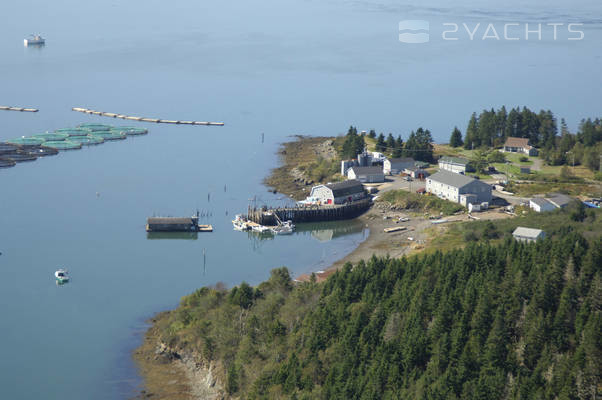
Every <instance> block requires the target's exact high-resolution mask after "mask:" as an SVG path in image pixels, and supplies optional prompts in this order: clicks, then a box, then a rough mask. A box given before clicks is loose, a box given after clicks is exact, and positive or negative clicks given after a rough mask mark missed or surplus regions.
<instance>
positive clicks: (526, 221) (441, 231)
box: [426, 207, 602, 252]
mask: <svg viewBox="0 0 602 400" xmlns="http://www.w3.org/2000/svg"><path fill="white" fill-rule="evenodd" d="M522 211H524V214H523V212H522ZM573 211H574V210H573V209H572V208H570V207H569V209H564V210H556V211H551V212H546V213H536V212H534V211H531V210H525V209H520V210H518V212H517V214H518V216H517V217H515V218H506V219H499V220H495V221H468V222H458V223H453V224H449V225H439V226H434V227H432V228H429V229H428V231H427V232H428V233H429V236H430V237H431V238H432V239H431V240H430V241H429V243H428V245H427V247H426V251H427V252H435V251H437V250H441V251H445V250H451V249H454V248H459V247H460V248H461V247H464V246H465V245H466V244H468V243H470V242H473V241H481V240H485V241H489V242H494V243H495V242H501V241H503V240H505V239H507V238H510V237H512V232H513V231H514V230H515V229H516V228H517V227H519V226H524V227H528V228H536V229H542V230H543V231H545V232H546V233H547V234H548V235H551V236H554V235H555V234H557V233H559V232H561V231H563V230H566V229H571V230H575V231H577V232H580V233H582V234H583V235H584V236H585V237H594V236H600V234H601V233H602V209H586V210H585V218H584V219H583V221H576V220H574V219H572V218H571V213H572V212H573Z"/></svg>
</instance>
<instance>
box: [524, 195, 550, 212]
mask: <svg viewBox="0 0 602 400" xmlns="http://www.w3.org/2000/svg"><path fill="white" fill-rule="evenodd" d="M529 208H531V209H532V210H534V211H535V212H546V211H553V210H555V209H556V206H555V205H554V204H552V203H550V202H549V201H548V200H547V199H544V198H543V197H534V198H532V199H531V200H529Z"/></svg>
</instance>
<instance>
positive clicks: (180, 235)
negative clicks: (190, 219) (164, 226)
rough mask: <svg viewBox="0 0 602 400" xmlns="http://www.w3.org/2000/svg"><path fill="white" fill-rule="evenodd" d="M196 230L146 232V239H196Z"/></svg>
mask: <svg viewBox="0 0 602 400" xmlns="http://www.w3.org/2000/svg"><path fill="white" fill-rule="evenodd" d="M198 238H199V234H198V232H147V233H146V239H148V240H161V239H179V240H197V239H198Z"/></svg>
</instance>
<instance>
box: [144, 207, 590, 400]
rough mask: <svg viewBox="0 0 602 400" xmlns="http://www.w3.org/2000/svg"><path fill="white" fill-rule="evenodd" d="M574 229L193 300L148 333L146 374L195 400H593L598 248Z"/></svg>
mask: <svg viewBox="0 0 602 400" xmlns="http://www.w3.org/2000/svg"><path fill="white" fill-rule="evenodd" d="M556 218H566V220H567V221H569V220H570V218H571V216H570V215H569V213H568V212H567V211H558V212H557V215H556ZM597 218H602V215H600V211H597V212H595V213H590V214H589V215H588V216H587V218H586V219H583V220H581V222H579V223H580V224H582V225H587V224H592V223H593V221H595V220H596V219H597ZM561 225H562V224H561ZM582 225H571V226H569V224H568V223H567V225H566V226H558V228H557V230H556V231H554V232H550V233H551V235H550V237H548V238H547V239H545V240H543V241H539V242H537V243H531V244H525V243H520V242H517V241H515V240H514V239H512V237H511V236H510V235H509V234H508V233H506V234H505V236H504V237H503V238H501V241H498V242H496V243H495V244H492V243H488V242H481V243H480V244H475V243H471V244H468V245H467V246H466V247H464V248H461V249H456V250H452V251H448V252H445V253H443V252H439V251H436V252H433V253H430V254H419V255H415V256H411V257H407V258H406V257H402V258H399V259H390V258H387V257H385V258H376V257H372V258H371V259H369V260H366V261H362V262H359V263H358V264H357V265H351V264H346V265H345V266H344V268H342V269H341V270H339V271H337V272H336V273H335V274H334V275H332V276H331V277H330V278H329V279H327V280H326V281H325V282H322V283H316V282H315V281H310V282H305V283H296V282H293V281H292V280H291V277H290V276H289V273H288V271H287V269H286V268H280V269H276V270H274V271H272V274H271V277H270V279H269V280H267V281H266V282H263V283H261V284H260V285H258V286H257V287H251V286H249V285H247V284H246V283H243V284H241V285H240V286H238V287H234V288H232V289H230V290H227V289H225V288H223V287H205V288H201V289H199V290H197V291H196V292H194V293H192V294H191V295H189V296H186V297H184V298H182V301H181V304H180V306H179V307H178V309H176V310H174V311H172V312H168V313H164V314H161V315H160V316H159V317H158V318H157V319H156V320H155V324H154V327H153V335H154V336H153V338H152V346H151V348H152V349H153V353H151V354H152V356H151V357H150V358H151V359H152V360H151V361H150V362H155V363H158V364H161V363H166V362H172V363H181V360H182V359H184V360H187V365H188V368H191V365H192V368H193V369H195V368H196V369H197V370H198V371H205V374H204V375H202V376H203V377H204V378H203V379H204V380H202V382H200V381H198V380H197V382H196V383H195V382H194V381H193V382H192V385H193V386H194V385H195V384H196V385H199V384H201V386H203V385H204V386H206V387H207V388H208V389H211V390H212V392H211V394H210V395H206V397H197V398H244V399H277V398H297V399H393V398H395V399H397V398H416V399H418V398H421V399H460V398H463V399H594V398H597V397H596V396H599V395H600V390H601V387H600V382H601V381H600V378H601V371H602V350H601V349H602V332H601V327H602V317H601V314H600V309H601V305H602V238H601V237H600V235H599V234H594V235H592V234H591V233H592V232H591V231H589V232H587V229H585V230H583V229H575V228H573V226H582ZM190 360H194V362H193V363H191V362H190ZM207 371H209V376H210V378H211V379H207ZM193 376H194V375H193ZM197 392H198V391H197ZM191 393H193V392H191ZM155 398H157V397H155ZM166 398H167V397H166ZM191 398H194V397H191Z"/></svg>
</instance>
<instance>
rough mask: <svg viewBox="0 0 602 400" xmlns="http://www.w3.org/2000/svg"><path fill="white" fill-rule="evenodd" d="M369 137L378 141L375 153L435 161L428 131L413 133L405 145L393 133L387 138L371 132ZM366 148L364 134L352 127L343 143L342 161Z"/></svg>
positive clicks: (420, 130)
mask: <svg viewBox="0 0 602 400" xmlns="http://www.w3.org/2000/svg"><path fill="white" fill-rule="evenodd" d="M368 137H370V138H371V139H375V140H376V144H375V149H374V150H375V151H378V152H380V153H383V154H386V155H387V156H389V157H393V158H398V157H412V158H413V159H415V160H417V161H424V162H432V161H433V160H434V159H433V137H432V135H431V132H430V131H429V130H428V129H424V128H422V127H420V128H418V129H417V130H416V131H411V132H410V135H409V137H408V140H407V142H405V143H404V141H403V139H402V138H401V135H399V136H397V138H395V137H394V136H393V134H392V133H389V135H388V136H387V137H386V138H385V135H384V134H382V133H381V134H379V135H378V136H377V135H376V132H375V131H374V130H370V132H369V133H368ZM364 147H365V140H364V136H363V135H362V134H358V133H357V128H355V127H353V126H351V127H350V128H349V130H348V131H347V135H346V136H345V140H344V142H343V146H342V149H341V151H340V156H341V158H342V159H349V158H355V156H356V155H357V154H358V153H361V152H362V151H363V150H364Z"/></svg>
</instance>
